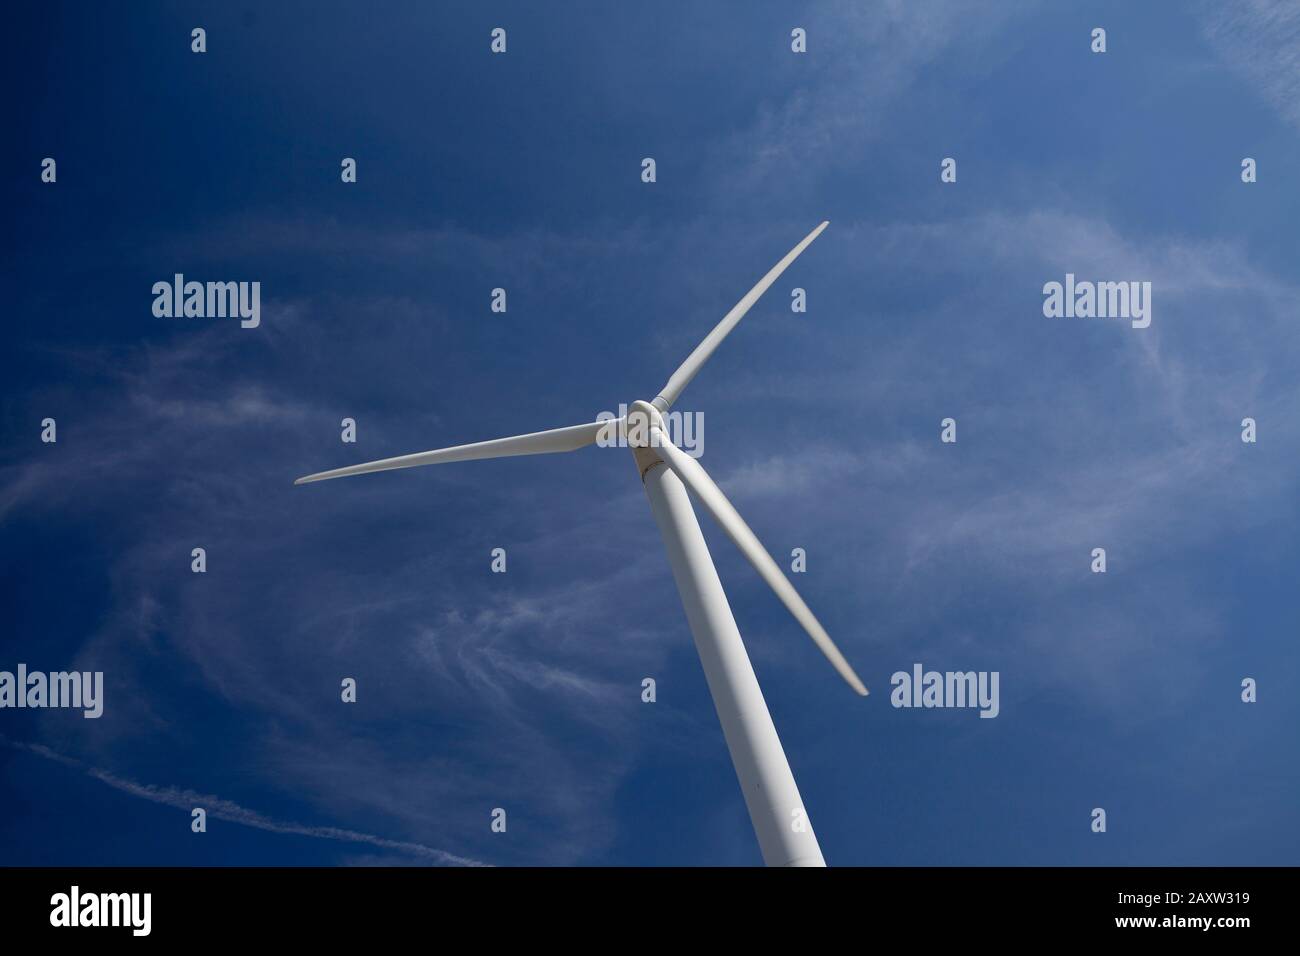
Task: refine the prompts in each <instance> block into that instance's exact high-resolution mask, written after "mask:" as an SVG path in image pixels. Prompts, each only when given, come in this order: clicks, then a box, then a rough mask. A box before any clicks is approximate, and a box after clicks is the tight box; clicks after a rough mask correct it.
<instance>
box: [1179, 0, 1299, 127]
mask: <svg viewBox="0 0 1300 956" xmlns="http://www.w3.org/2000/svg"><path fill="white" fill-rule="evenodd" d="M1202 9H1203V14H1202V29H1203V30H1204V33H1205V36H1206V38H1207V39H1208V40H1209V41H1210V43H1211V45H1212V46H1213V47H1214V48H1215V49H1216V50H1217V51H1218V52H1219V55H1220V56H1221V57H1222V58H1223V60H1224V62H1226V63H1227V64H1228V66H1229V67H1231V68H1232V69H1233V70H1234V71H1236V72H1237V73H1238V74H1239V75H1241V76H1242V77H1243V78H1244V79H1245V80H1246V81H1247V84H1248V85H1249V86H1250V87H1252V88H1254V89H1256V90H1258V91H1259V92H1260V94H1261V95H1263V96H1264V98H1265V99H1267V100H1268V101H1269V102H1270V103H1271V104H1272V105H1273V107H1274V108H1275V109H1277V111H1278V112H1279V113H1280V114H1281V115H1282V117H1283V118H1284V119H1286V120H1287V121H1288V122H1290V123H1291V124H1293V125H1296V126H1300V6H1297V5H1296V4H1295V3H1293V2H1291V0H1238V2H1236V3H1206V4H1202Z"/></svg>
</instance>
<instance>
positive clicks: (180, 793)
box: [0, 735, 488, 866]
mask: <svg viewBox="0 0 1300 956" xmlns="http://www.w3.org/2000/svg"><path fill="white" fill-rule="evenodd" d="M0 743H4V744H6V745H7V746H9V747H12V748H14V749H15V750H23V751H26V752H27V753H32V754H36V755H37V756H39V757H44V758H46V759H47V760H53V761H54V762H55V763H60V764H62V765H63V766H65V767H71V768H73V769H75V770H79V771H81V772H82V773H84V774H86V775H87V776H88V777H93V778H94V779H96V780H98V781H99V782H100V783H103V784H107V785H108V786H110V787H112V788H113V789H115V790H120V791H122V792H123V793H129V794H130V795H131V796H134V797H140V798H141V799H144V800H151V801H153V802H154V803H161V804H162V805H164V806H168V807H175V808H176V809H178V810H186V811H189V810H192V809H194V808H195V807H202V808H203V809H204V810H206V811H207V814H208V816H210V817H215V818H216V819H218V820H225V821H226V822H227V823H237V824H239V825H240V826H246V827H252V828H254V829H256V830H265V831H267V832H268V833H286V834H291V835H294V836H306V837H314V838H316V839H319V840H338V841H340V842H344V843H367V844H369V845H371V846H376V847H380V848H381V849H385V850H397V851H399V852H402V853H409V854H411V855H413V856H418V857H421V858H423V859H427V860H430V861H432V862H435V863H439V864H442V865H443V866H487V865H488V864H486V863H483V862H481V861H479V860H473V859H470V858H468V857H463V856H457V855H456V854H454V853H448V852H447V851H446V850H439V849H438V848H436V847H431V846H425V845H424V844H423V843H412V842H409V841H406V840H390V839H388V838H386V837H381V836H375V835H374V834H371V833H361V832H359V831H357V830H345V829H342V828H340V827H321V826H308V825H306V824H303V823H293V822H291V821H290V822H285V821H282V820H276V819H273V818H271V817H268V816H265V815H263V814H261V813H258V812H257V811H256V810H250V809H248V808H247V807H242V806H240V805H239V804H237V803H234V802H232V801H230V800H223V799H222V798H221V797H217V796H214V795H212V794H208V793H197V792H196V791H194V790H186V789H182V788H178V787H158V786H154V785H153V784H147V783H137V782H136V781H134V780H128V779H127V778H125V777H120V776H118V775H117V774H115V773H113V772H111V771H109V770H104V769H101V768H99V767H92V766H89V765H88V764H85V763H83V762H82V761H80V760H77V759H75V758H73V757H68V756H65V755H63V754H61V753H59V752H58V751H55V750H51V749H50V748H49V747H46V746H43V745H42V744H28V743H22V742H20V741H15V740H8V739H6V738H5V737H3V736H2V735H0Z"/></svg>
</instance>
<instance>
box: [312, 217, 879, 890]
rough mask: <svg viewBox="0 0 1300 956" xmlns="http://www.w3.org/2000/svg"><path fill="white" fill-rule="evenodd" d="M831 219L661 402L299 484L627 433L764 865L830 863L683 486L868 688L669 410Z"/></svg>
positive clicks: (531, 451)
mask: <svg viewBox="0 0 1300 956" xmlns="http://www.w3.org/2000/svg"><path fill="white" fill-rule="evenodd" d="M827 225H829V223H826V222H823V223H822V224H821V225H820V226H818V227H817V228H816V229H814V230H813V231H812V232H810V233H809V234H808V235H807V236H806V237H805V238H804V239H803V241H802V242H800V243H799V244H798V245H797V246H795V247H794V248H793V249H791V250H790V251H789V252H788V253H787V254H786V256H785V258H783V259H782V260H781V261H780V262H778V263H777V264H776V265H775V266H773V267H772V269H771V271H769V272H768V273H767V275H765V276H763V278H762V279H760V280H759V282H758V284H757V285H756V286H754V288H752V289H750V290H749V292H747V293H746V294H745V297H744V298H743V299H741V300H740V301H739V302H737V303H736V305H735V307H734V308H733V309H732V310H731V311H730V312H728V313H727V314H726V315H725V316H724V317H723V319H722V321H721V322H719V323H718V325H717V327H716V328H715V329H714V330H713V331H712V332H710V333H709V334H708V335H707V336H706V337H705V339H704V341H703V342H701V343H700V344H699V345H698V346H696V348H695V351H694V352H692V353H691V354H690V355H689V356H688V357H687V359H686V361H685V362H683V363H682V364H681V367H680V368H678V369H677V371H675V372H674V373H673V374H672V377H671V378H670V379H668V384H667V385H665V386H664V387H663V389H662V391H660V392H659V394H658V395H657V396H655V398H654V400H653V401H650V402H644V401H638V402H634V403H633V405H632V407H631V409H630V410H629V412H628V414H627V416H626V418H622V419H616V420H613V421H609V420H606V421H597V422H593V423H590V424H585V425H573V426H570V427H568V428H556V429H552V430H551V431H544V432H534V433H532V434H529V435H516V436H514V437H511V438H497V439H494V440H493V441H484V442H476V443H475V444H472V445H457V446H455V447H453V448H439V449H437V450H436V451H423V452H418V453H416V454H414V455H402V456H400V457H398V458H385V459H383V460H381V461H370V462H365V463H364V464H360V465H350V466H348V467H346V468H335V469H334V470H332V471H322V472H319V473H317V474H314V475H307V476H306V477H304V478H299V479H298V480H297V481H295V482H294V484H306V483H307V482H312V481H323V480H324V479H326V478H342V477H344V476H345V475H363V474H366V473H368V472H372V471H389V470H391V469H394V468H413V467H415V466H417V465H440V464H444V463H446V462H452V461H470V460H473V459H478V458H508V457H511V456H514V455H541V454H548V453H550V452H561V451H574V450H576V449H578V448H582V447H584V446H586V445H592V444H595V443H596V442H597V441H600V442H601V443H602V444H607V443H609V441H610V440H611V439H613V440H617V438H619V437H623V438H625V439H626V441H627V444H628V445H629V446H630V447H631V448H632V454H633V457H634V458H635V459H636V465H637V468H638V470H639V471H640V473H641V481H642V483H643V484H644V485H645V491H646V496H647V497H648V498H649V499H650V509H651V510H652V511H653V512H654V516H655V521H656V523H657V524H658V525H659V532H660V534H661V535H662V536H663V539H664V546H665V548H666V549H667V551H668V561H669V563H670V564H671V565H672V569H673V578H674V579H675V580H676V582H677V589H678V591H679V592H681V597H682V604H683V605H684V606H685V608H686V617H687V620H688V621H689V622H690V626H691V632H692V633H693V634H694V636H695V647H696V650H698V652H699V655H700V663H701V664H703V665H704V675H705V677H706V678H707V680H708V684H709V692H710V693H711V694H712V695H713V704H714V706H715V707H716V708H717V711H718V719H719V720H720V721H721V723H722V732H723V735H724V736H725V737H726V740H727V749H728V750H729V751H730V752H731V761H732V763H733V764H734V765H735V768H736V776H737V777H738V778H739V779H740V786H741V789H742V790H743V791H744V794H745V805H746V806H747V807H748V809H749V817H750V820H752V821H753V824H754V832H755V833H756V834H757V836H758V842H759V846H760V847H761V849H762V852H763V861H764V862H765V863H766V864H767V865H768V866H825V865H826V861H825V860H824V859H823V857H822V852H821V847H820V846H818V844H817V837H816V836H815V835H814V833H813V829H812V824H811V822H809V821H808V819H807V815H806V813H805V811H804V808H803V801H802V800H801V799H800V797H799V788H798V787H797V786H796V785H795V782H794V775H793V774H792V773H791V772H790V764H789V763H788V762H787V761H786V759H785V751H784V750H782V748H781V740H780V738H779V737H778V736H777V734H776V727H775V726H773V724H772V717H771V715H770V714H769V713H768V711H767V704H766V703H765V702H764V700H763V692H762V691H761V690H760V689H759V686H758V681H757V679H756V678H755V677H754V669H753V667H752V666H751V665H750V663H749V655H748V654H746V653H745V645H744V644H743V643H742V642H741V639H740V631H739V630H738V629H737V628H736V621H735V618H734V617H732V614H731V607H730V606H729V605H728V604H727V596H726V594H725V593H723V590H722V583H721V582H720V581H719V580H718V572H717V571H716V570H715V569H714V567H713V560H712V559H711V558H710V557H709V549H708V547H707V545H705V543H704V535H703V534H702V533H701V532H700V526H699V523H698V522H697V521H696V520H695V512H694V510H693V509H692V508H691V502H690V498H689V497H688V496H687V493H686V492H687V490H688V489H689V490H690V492H691V493H692V494H694V495H695V498H696V500H697V501H698V502H699V503H700V504H701V505H702V506H703V507H704V510H705V511H707V512H708V513H709V514H710V515H712V516H713V519H714V520H715V521H717V522H718V524H720V525H722V529H723V530H724V531H726V532H727V535H728V537H730V538H731V540H732V541H733V542H734V543H735V545H736V547H737V548H739V549H740V551H741V553H742V554H743V555H744V556H745V557H746V558H748V559H749V563H750V564H752V565H753V566H754V569H755V570H757V571H758V573H759V576H760V577H762V578H763V580H764V581H766V582H767V584H768V586H770V587H771V588H772V590H773V591H775V592H776V596H777V597H779V598H780V599H781V603H783V604H784V605H785V606H786V607H787V608H788V609H789V610H790V613H791V614H793V615H794V617H795V620H797V621H798V622H799V623H800V624H802V625H803V627H804V630H806V631H807V632H808V635H809V636H810V637H811V638H812V639H813V641H814V642H815V643H816V644H817V646H818V647H819V648H820V649H821V652H822V653H823V654H825V655H826V657H827V659H829V660H830V662H831V664H832V665H834V667H835V669H836V670H837V671H839V673H840V676H841V677H843V678H844V679H845V680H846V681H848V683H849V686H851V687H852V688H853V689H854V690H855V691H857V692H858V693H859V694H862V695H864V696H865V695H866V693H867V689H866V687H865V686H863V684H862V681H861V680H859V679H858V675H857V674H855V673H854V672H853V668H852V667H850V666H849V664H848V662H847V661H846V660H845V659H844V656H843V655H842V654H841V653H840V651H839V648H837V647H836V646H835V643H834V642H833V641H832V640H831V639H830V635H828V634H827V633H826V631H825V629H824V628H823V627H822V626H821V624H820V623H819V622H818V620H817V618H816V617H814V616H813V612H812V611H811V610H809V608H808V605H807V604H805V603H804V602H803V598H801V597H799V594H798V592H797V591H795V589H794V587H793V586H792V585H791V584H790V582H789V580H787V579H786V577H785V575H784V574H783V573H782V572H781V569H780V568H778V567H777V565H776V562H775V561H773V560H772V558H771V556H770V555H769V554H768V553H767V551H766V550H764V548H763V545H762V544H760V543H759V540H758V538H756V537H755V536H754V532H752V531H751V530H749V525H747V524H745V521H744V519H743V518H741V517H740V515H739V514H738V513H737V512H736V509H735V508H733V507H732V506H731V502H729V501H728V500H727V498H726V496H725V495H723V493H722V491H721V490H720V489H719V488H718V486H717V485H716V484H714V483H713V479H711V478H710V477H709V476H708V474H707V473H706V472H705V470H704V468H703V467H701V466H700V465H699V463H697V462H696V461H695V459H694V458H692V457H690V456H689V455H687V454H686V453H685V452H683V451H682V450H681V449H679V448H677V446H675V445H674V444H673V443H672V442H671V441H670V440H669V437H668V429H667V426H666V425H665V423H664V420H663V414H662V413H664V412H666V411H668V409H669V408H671V407H672V404H673V402H675V401H676V400H677V397H678V396H679V395H680V394H681V392H682V389H684V388H685V387H686V386H687V385H688V384H689V383H690V381H691V379H693V378H694V377H695V374H696V373H697V372H698V371H699V370H700V368H701V366H703V365H704V363H705V362H706V361H708V358H709V356H710V355H712V354H713V352H714V350H715V349H716V348H717V347H718V346H719V345H720V344H721V343H722V340H723V339H725V338H726V337H727V334H728V333H730V332H731V330H732V329H733V328H735V327H736V324H737V323H738V322H740V320H741V319H742V318H744V316H745V313H746V312H748V311H749V309H750V307H751V306H753V304H754V303H755V302H757V301H758V298H759V297H760V296H761V295H762V294H763V293H764V292H766V291H767V289H768V287H769V286H771V285H772V283H773V282H775V281H776V280H777V278H778V277H779V276H780V275H781V273H782V272H784V271H785V270H786V267H787V266H789V265H790V263H792V262H793V261H794V260H795V259H796V258H797V257H798V256H799V254H800V253H801V252H803V251H804V249H806V248H808V246H809V244H810V243H811V242H812V241H813V240H814V239H816V238H817V237H818V236H819V235H821V232H822V230H823V229H825V228H826V226H827Z"/></svg>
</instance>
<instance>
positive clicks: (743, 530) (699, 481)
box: [651, 425, 867, 697]
mask: <svg viewBox="0 0 1300 956" xmlns="http://www.w3.org/2000/svg"><path fill="white" fill-rule="evenodd" d="M656 434H657V441H658V444H657V445H655V446H654V447H655V448H657V449H658V451H659V454H660V457H662V458H663V460H664V463H665V464H666V465H667V466H668V467H669V468H671V469H672V470H673V471H674V472H675V473H676V474H677V477H678V478H680V479H681V480H682V484H684V485H685V486H686V487H687V488H688V489H689V490H690V492H691V494H693V495H694V496H695V498H696V500H698V501H699V503H700V504H701V505H703V506H704V510H705V511H707V512H708V513H709V514H711V515H713V520H714V521H716V522H718V524H720V525H722V530H723V531H725V532H727V537H729V538H731V540H732V541H733V542H735V544H736V547H737V548H739V549H740V553H741V554H743V555H744V556H745V557H746V558H747V559H748V560H749V563H750V564H752V565H753V566H754V570H756V571H757V572H758V573H759V576H760V577H761V578H762V579H763V580H764V581H766V582H767V585H768V587H770V588H771V589H772V590H773V591H775V592H776V596H777V597H779V598H780V599H781V603H782V604H784V605H785V606H786V608H787V609H788V610H789V611H790V613H791V614H793V615H794V618H795V620H796V621H798V622H799V623H800V624H802V625H803V628H804V630H805V631H807V632H808V636H809V637H811V638H812V639H813V642H814V643H815V644H816V645H817V646H818V647H819V648H820V649H821V652H822V653H823V654H825V655H826V659H827V660H829V661H830V662H831V665H832V666H833V667H834V668H835V669H836V670H837V671H839V673H840V676H841V677H843V678H844V679H845V680H846V681H848V683H849V686H850V687H852V688H853V689H854V690H855V691H857V692H858V693H859V694H861V695H862V696H864V697H865V696H866V694H867V688H866V687H865V686H864V685H863V683H862V681H861V680H860V679H859V678H858V675H857V674H855V673H854V672H853V668H852V667H850V666H849V662H848V661H846V660H845V659H844V655H843V654H841V653H840V649H839V648H838V647H836V646H835V642H834V641H832V640H831V637H830V635H829V634H827V633H826V629H825V628H824V627H822V626H821V622H820V621H818V620H817V618H816V616H815V615H814V614H813V612H812V611H811V610H810V609H809V607H808V605H807V604H805V603H804V600H803V598H801V597H800V596H799V592H798V591H796V590H795V589H794V585H792V584H791V583H790V581H789V580H788V579H787V578H786V576H785V575H784V574H783V573H782V572H781V569H780V568H779V567H777V564H776V562H775V561H773V560H772V556H771V555H770V554H768V553H767V550H766V549H765V548H764V547H763V545H762V543H761V542H760V541H759V540H758V538H757V537H756V536H755V534H754V532H753V531H751V530H749V525H747V524H745V519H744V518H742V517H741V516H740V514H739V513H738V512H737V511H736V509H735V508H733V507H732V506H731V502H730V501H728V500H727V496H726V495H724V494H723V493H722V489H721V488H719V487H718V486H717V485H716V484H714V483H713V479H712V478H710V477H709V474H708V472H706V471H705V470H704V467H703V466H702V465H700V464H699V462H697V461H696V460H695V459H694V458H692V457H691V456H690V455H688V454H686V452H684V451H682V450H681V449H680V448H678V447H677V446H676V445H674V444H673V443H672V442H671V441H669V440H668V436H667V434H665V433H664V431H663V429H661V428H659V427H658V426H657V425H656V426H652V428H651V435H652V436H655V435H656Z"/></svg>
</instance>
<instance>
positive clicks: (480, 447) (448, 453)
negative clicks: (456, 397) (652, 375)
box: [294, 419, 618, 485]
mask: <svg viewBox="0 0 1300 956" xmlns="http://www.w3.org/2000/svg"><path fill="white" fill-rule="evenodd" d="M617 422H618V420H616V419H611V420H608V421H599V422H592V423H590V424H586V425H570V426H569V427H568V428H553V429H551V430H550V431H545V432H533V433H531V434H529V435H514V436H512V437H510V438H494V439H493V440H491V441H481V442H475V443H474V444H472V445H456V446H455V447H453V448H438V449H436V450H434V451H421V452H416V453H415V454H413V455H401V456H399V457H397V458H384V459H381V460H379V461H367V462H363V463H362V464H360V465H348V466H347V467H346V468H335V469H334V470H332V471H321V472H317V473H316V474H314V475H305V476H304V477H302V478H299V479H298V480H296V481H295V482H294V484H295V485H305V484H307V483H308V482H312V481H324V480H325V479H326V478H343V477H345V476H347V475H365V474H369V473H370V472H372V471H391V470H392V469H394V468H414V467H416V466H417V465H441V464H444V463H446V462H450V461H472V460H475V459H479V458H512V457H514V456H516V455H547V454H551V453H553V452H560V451H576V450H577V449H579V448H583V447H585V446H587V445H591V444H594V443H595V442H596V439H597V438H598V437H599V435H600V432H601V429H603V428H606V427H609V428H611V429H612V428H617ZM611 434H613V433H612V432H611Z"/></svg>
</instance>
